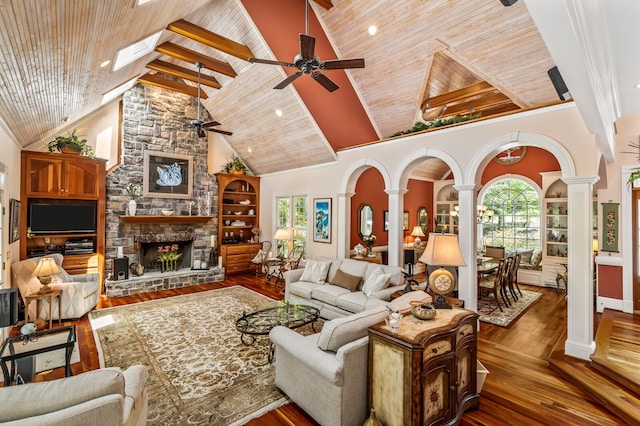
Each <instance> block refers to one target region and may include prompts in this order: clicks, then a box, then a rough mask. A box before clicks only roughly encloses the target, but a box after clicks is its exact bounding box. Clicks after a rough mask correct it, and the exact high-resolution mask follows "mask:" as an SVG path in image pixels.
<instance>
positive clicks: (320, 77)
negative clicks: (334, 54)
mask: <svg viewBox="0 0 640 426" xmlns="http://www.w3.org/2000/svg"><path fill="white" fill-rule="evenodd" d="M315 47H316V38H315V37H313V36H310V35H309V0H306V2H305V33H304V34H300V53H299V54H297V55H296V56H295V57H294V58H293V62H283V61H272V60H270V59H258V58H249V62H251V63H252V64H267V65H278V66H282V67H287V68H297V69H298V70H299V71H297V72H294V73H293V74H291V75H289V76H288V77H287V78H285V79H284V80H282V81H281V82H280V83H278V84H277V85H276V86H275V87H274V89H284V88H285V87H287V86H288V85H289V84H291V83H292V82H293V81H294V80H296V79H297V78H298V77H301V76H302V75H303V74H310V75H311V78H313V79H314V80H315V81H317V82H318V83H319V84H320V85H321V86H322V87H324V88H325V89H326V90H327V91H329V92H333V91H335V90H338V89H339V88H340V86H338V85H337V84H336V83H335V82H334V81H333V80H331V79H330V78H329V77H327V76H326V75H324V74H323V73H321V72H320V71H319V70H344V69H352V68H364V58H354V59H334V60H329V61H320V60H319V59H318V57H317V56H316V55H315Z"/></svg>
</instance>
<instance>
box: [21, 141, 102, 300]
mask: <svg viewBox="0 0 640 426" xmlns="http://www.w3.org/2000/svg"><path fill="white" fill-rule="evenodd" d="M105 164H106V160H102V159H94V158H89V157H85V156H81V155H74V154H58V153H48V152H35V151H22V154H21V167H22V168H21V187H20V199H21V201H22V214H21V222H20V223H21V227H20V259H26V258H28V257H35V256H40V255H43V254H47V253H48V252H61V253H63V254H64V261H63V265H62V266H63V268H65V270H66V271H67V272H68V273H69V274H85V273H98V274H100V286H101V287H102V283H103V281H104V244H105V194H106V173H105ZM33 200H38V201H41V202H47V201H51V202H55V200H66V201H67V202H73V200H78V202H79V203H82V202H85V203H86V202H87V201H95V203H96V230H95V233H94V232H91V233H73V232H68V233H67V232H63V231H61V232H59V233H58V232H56V233H43V234H37V233H30V232H29V205H30V202H31V201H33ZM71 239H82V240H87V241H91V242H92V243H93V252H91V253H82V254H69V253H64V247H65V243H67V241H68V240H71ZM101 290H102V289H101Z"/></svg>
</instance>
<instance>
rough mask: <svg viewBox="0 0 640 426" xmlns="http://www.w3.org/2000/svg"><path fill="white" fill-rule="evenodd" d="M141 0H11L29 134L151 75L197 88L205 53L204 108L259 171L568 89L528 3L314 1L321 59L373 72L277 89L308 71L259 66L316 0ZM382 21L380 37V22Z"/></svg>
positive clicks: (20, 127)
mask: <svg viewBox="0 0 640 426" xmlns="http://www.w3.org/2000/svg"><path fill="white" fill-rule="evenodd" d="M132 3H134V2H133V0H112V1H109V2H103V1H99V0H85V1H83V2H75V1H72V0H61V1H59V2H41V1H37V0H30V1H19V0H13V1H4V2H2V3H1V4H0V19H1V20H2V23H3V25H2V26H1V28H0V47H1V49H0V70H1V72H0V120H1V121H0V124H2V125H3V127H4V128H5V129H6V130H7V131H8V133H9V134H10V135H11V136H12V137H14V138H15V139H16V140H17V141H18V142H19V143H20V144H21V145H22V146H24V147H29V148H31V149H40V147H41V146H42V145H43V144H44V143H45V142H46V141H47V140H48V139H50V138H51V137H52V136H53V135H55V134H59V133H61V132H62V131H64V130H66V129H67V128H73V127H74V126H73V125H74V124H75V122H81V120H82V118H83V117H86V116H87V115H89V114H91V113H92V112H93V111H95V110H96V109H98V108H99V107H100V102H101V95H102V94H103V93H105V92H107V91H108V90H110V89H112V88H114V87H116V86H118V85H120V84H122V83H124V82H126V81H127V80H129V79H131V78H135V77H136V76H137V78H138V81H139V82H142V83H145V84H149V85H153V86H159V87H162V88H164V89H169V90H174V91H178V92H181V93H185V94H186V95H188V96H197V88H196V87H195V82H197V68H196V66H195V64H196V63H201V64H203V66H204V69H203V70H202V75H201V83H202V90H201V92H200V95H201V99H202V102H203V105H204V106H205V108H206V109H207V110H208V112H209V113H210V114H211V115H212V116H213V117H214V118H215V119H216V120H217V121H219V122H221V123H223V126H224V127H225V128H226V129H229V130H231V131H233V136H228V137H227V138H226V140H227V142H228V143H229V144H230V145H231V146H232V147H233V149H234V150H235V151H236V152H238V154H239V155H240V156H241V157H242V158H243V159H245V161H246V162H247V164H248V165H249V166H250V167H251V169H252V170H253V171H254V172H255V173H257V174H263V173H269V172H275V171H279V170H283V169H287V168H295V167H304V166H310V165H314V164H319V163H326V162H330V161H333V160H334V159H335V158H336V151H338V150H341V149H345V148H348V147H349V146H354V145H360V144H362V143H368V142H372V141H375V140H377V139H382V138H385V137H388V136H389V135H391V134H393V133H395V132H397V131H402V130H406V129H407V128H410V127H411V126H412V125H413V124H414V122H415V121H416V120H423V121H428V120H432V119H435V118H438V117H451V116H455V115H463V114H476V113H480V114H482V116H483V117H487V116H491V115H494V114H503V113H512V112H517V111H521V110H522V109H525V108H530V107H535V106H539V105H546V104H549V103H553V102H558V101H559V99H558V96H557V94H556V92H555V90H554V88H553V85H552V83H551V82H550V80H549V78H548V77H547V74H546V72H547V70H548V69H549V68H551V67H552V66H553V62H552V60H551V57H550V55H549V53H548V51H547V49H546V47H545V46H544V43H543V42H542V39H541V37H540V35H539V34H538V32H537V29H536V28H535V26H534V24H533V22H532V20H531V18H530V16H529V15H528V12H527V9H526V7H525V5H524V2H522V1H520V2H517V3H516V4H515V5H513V6H511V7H508V8H507V7H503V6H502V5H501V3H500V2H499V1H497V0H478V1H474V2H462V1H451V0H430V1H428V2H425V1H424V0H394V1H389V0H368V1H367V2H351V1H339V2H335V3H336V4H333V3H332V2H331V1H330V0H314V2H313V3H312V4H311V6H312V7H311V10H310V30H309V34H310V35H312V36H314V37H315V38H316V55H317V56H318V57H319V58H320V59H322V60H328V59H336V58H359V57H363V58H365V61H366V67H365V68H364V69H355V70H348V71H342V70H332V71H325V72H326V74H327V76H328V77H330V78H331V79H332V80H334V81H335V82H337V83H338V84H339V86H340V89H339V90H337V91H335V92H332V93H329V92H327V91H326V90H324V88H322V86H320V85H319V84H318V83H317V82H316V81H314V80H313V79H311V78H310V77H309V76H302V77H301V78H298V79H297V80H296V81H295V82H294V83H293V84H291V85H289V86H287V87H286V88H284V89H282V90H273V89H272V87H274V86H275V85H276V84H278V83H279V82H280V81H282V80H283V79H284V78H285V77H286V76H287V75H288V74H290V73H291V72H293V71H296V70H295V69H294V70H290V69H286V70H285V69H283V68H282V67H278V66H273V65H265V64H250V63H249V62H247V60H248V59H249V58H251V57H257V58H263V59H271V60H278V61H286V62H291V61H292V60H293V57H294V56H295V55H296V54H297V53H298V52H299V50H300V47H299V41H298V33H302V32H304V31H305V26H304V16H305V15H304V13H305V12H304V1H302V0H271V1H269V2H264V0H185V1H181V2H170V0H154V1H152V2H149V3H146V4H144V5H142V6H135V5H132ZM372 24H375V25H377V26H378V34H377V35H375V36H371V35H369V34H368V33H367V31H366V29H367V28H368V27H369V25H372ZM96 28H99V29H100V30H99V31H96ZM159 30H162V34H161V37H160V40H159V41H158V43H157V46H156V49H155V51H154V52H153V53H150V54H148V55H146V56H144V57H143V58H141V59H139V60H138V61H136V62H135V63H133V64H131V65H128V66H126V67H124V68H122V69H120V70H118V71H112V70H111V67H107V68H100V67H99V64H100V63H101V62H103V61H104V60H105V59H112V58H113V57H114V55H115V53H116V51H117V50H118V49H120V48H122V47H124V46H126V45H128V44H130V43H132V42H135V41H138V40H141V39H142V38H144V37H146V36H147V35H149V34H151V33H153V32H156V31H159ZM275 109H280V110H281V111H282V113H283V114H282V117H277V116H276V115H275V113H274V111H275ZM66 117H71V121H70V122H69V123H65V122H63V119H64V118H66ZM185 125H186V126H188V125H189V123H185ZM302 141H304V142H302ZM283 153H286V161H285V159H284V158H283ZM445 174H446V169H443V167H442V164H438V162H434V161H431V162H425V164H424V165H423V167H422V168H421V169H420V168H419V169H417V170H416V176H417V177H419V178H424V179H440V178H442V176H443V175H445Z"/></svg>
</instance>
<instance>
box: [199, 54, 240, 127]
mask: <svg viewBox="0 0 640 426" xmlns="http://www.w3.org/2000/svg"><path fill="white" fill-rule="evenodd" d="M196 67H197V68H198V96H197V98H196V99H197V101H198V115H197V116H196V119H195V120H191V125H192V126H193V127H195V128H196V131H197V132H198V136H199V137H201V138H203V137H205V136H206V133H205V132H206V131H209V132H216V133H222V134H223V135H228V136H231V135H233V133H231V132H227V131H226V130H219V129H213V127H215V126H219V125H220V123H218V122H217V121H209V122H208V123H205V122H203V121H202V120H200V70H201V69H202V67H204V65H203V64H202V63H200V62H196Z"/></svg>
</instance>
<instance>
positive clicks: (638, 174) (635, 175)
mask: <svg viewBox="0 0 640 426" xmlns="http://www.w3.org/2000/svg"><path fill="white" fill-rule="evenodd" d="M638 179H640V169H636V170H634V171H632V172H631V174H630V175H629V179H628V180H627V185H633V182H635V181H636V180H638Z"/></svg>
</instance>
